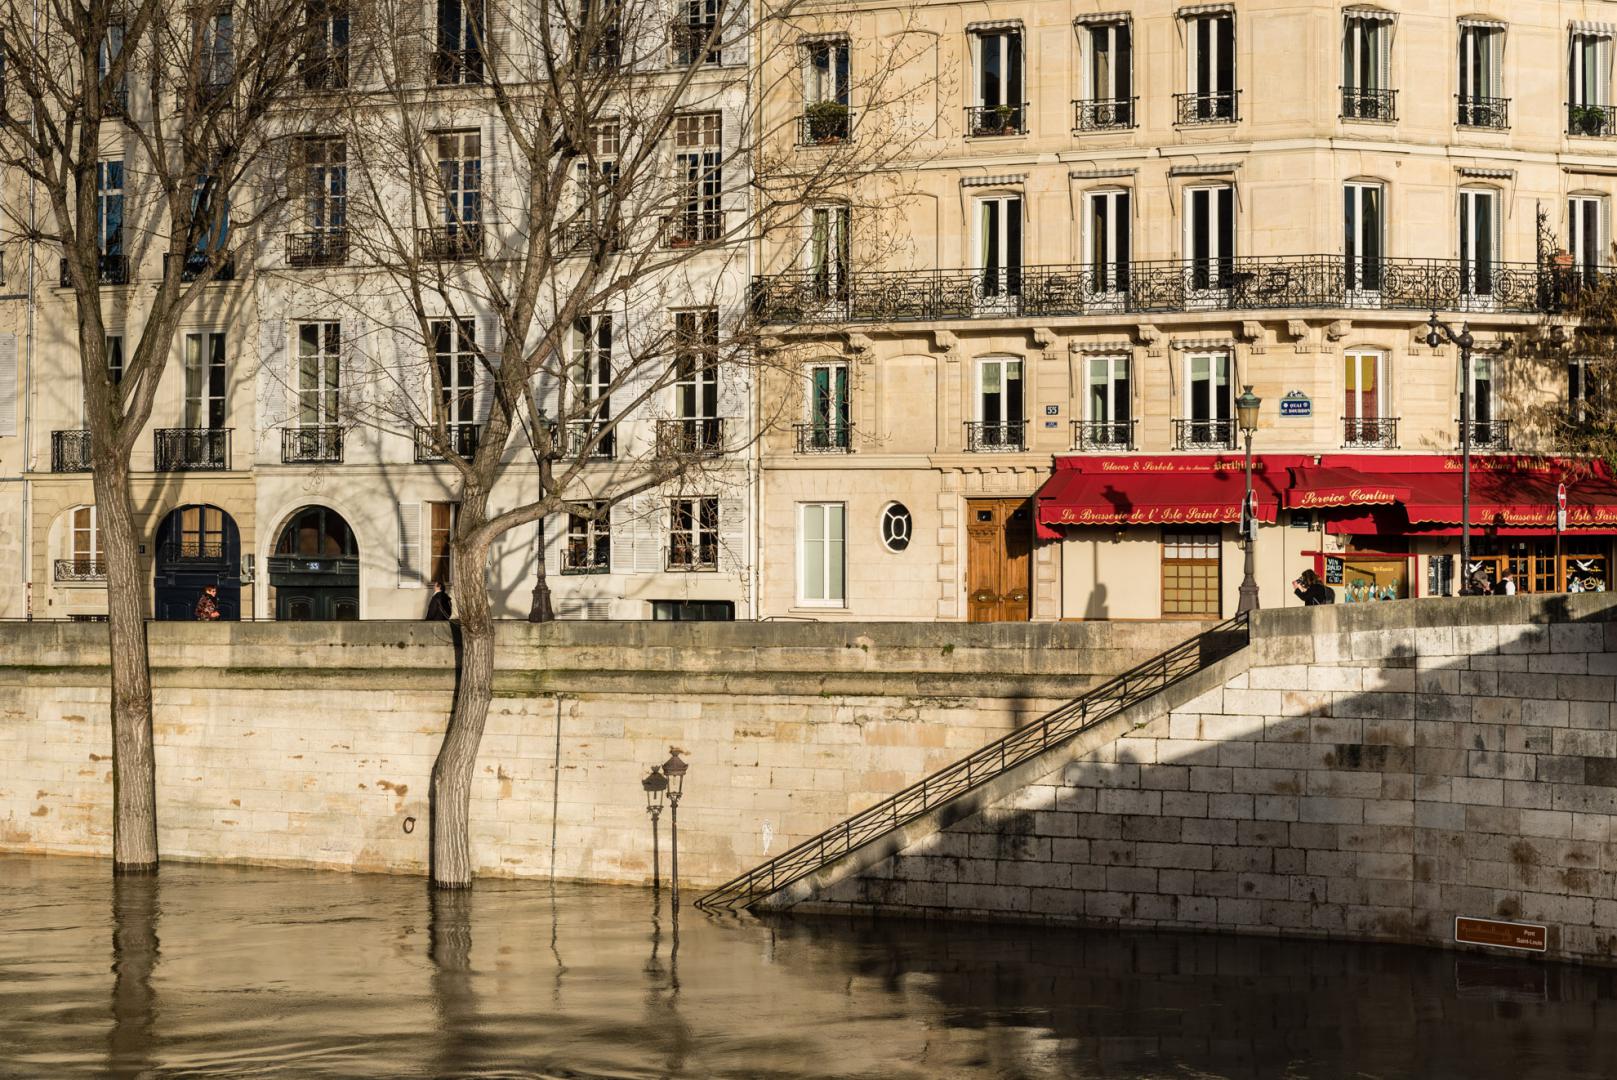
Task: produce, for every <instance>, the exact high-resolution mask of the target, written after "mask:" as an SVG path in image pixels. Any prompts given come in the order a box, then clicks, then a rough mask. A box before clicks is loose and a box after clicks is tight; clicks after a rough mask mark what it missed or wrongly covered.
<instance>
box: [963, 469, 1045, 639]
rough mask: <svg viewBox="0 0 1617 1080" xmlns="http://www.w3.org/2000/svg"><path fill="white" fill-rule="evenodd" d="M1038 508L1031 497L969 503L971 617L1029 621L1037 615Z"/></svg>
mask: <svg viewBox="0 0 1617 1080" xmlns="http://www.w3.org/2000/svg"><path fill="white" fill-rule="evenodd" d="M1032 515H1033V509H1032V503H1031V501H1030V500H1028V499H968V500H967V501H966V617H967V618H968V619H969V620H970V621H972V622H1026V621H1027V620H1028V619H1029V618H1030V617H1031V616H1032V614H1033V608H1032V602H1031V590H1030V582H1031V569H1032V561H1033V560H1032V558H1031V555H1032V550H1033V516H1032Z"/></svg>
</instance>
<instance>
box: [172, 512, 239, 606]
mask: <svg viewBox="0 0 1617 1080" xmlns="http://www.w3.org/2000/svg"><path fill="white" fill-rule="evenodd" d="M155 584H156V601H157V603H156V614H157V617H158V618H159V619H170V620H184V619H194V618H196V605H197V599H198V598H199V597H200V596H201V595H202V590H203V588H205V587H206V586H208V585H217V586H218V587H219V598H218V604H219V615H220V617H221V618H224V619H239V618H241V534H240V533H239V532H237V530H236V522H235V519H233V518H232V517H231V516H230V515H229V514H227V513H225V512H224V511H223V510H221V509H219V508H218V507H217V506H202V505H195V506H182V507H180V508H179V509H177V510H172V511H170V512H169V515H168V516H167V517H165V518H164V519H163V522H162V524H161V525H159V526H158V527H157V572H156V581H155Z"/></svg>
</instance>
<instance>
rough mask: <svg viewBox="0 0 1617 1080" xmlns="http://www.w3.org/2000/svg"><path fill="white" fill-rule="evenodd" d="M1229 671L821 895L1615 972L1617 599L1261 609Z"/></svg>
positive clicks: (961, 912) (928, 910)
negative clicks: (1481, 948)
mask: <svg viewBox="0 0 1617 1080" xmlns="http://www.w3.org/2000/svg"><path fill="white" fill-rule="evenodd" d="M1226 665H1233V668H1232V667H1231V666H1226V667H1225V668H1224V669H1222V670H1221V671H1220V672H1219V673H1218V674H1219V676H1220V677H1219V679H1218V681H1217V682H1215V683H1213V684H1212V685H1209V686H1206V687H1203V688H1197V689H1196V690H1195V691H1193V694H1194V696H1191V697H1189V698H1188V699H1187V700H1183V701H1181V702H1179V703H1177V704H1176V705H1175V706H1174V707H1172V708H1171V709H1169V710H1166V711H1163V712H1161V714H1160V715H1155V716H1150V715H1148V714H1141V715H1139V716H1137V717H1135V718H1134V719H1133V720H1132V721H1131V722H1132V723H1136V724H1138V726H1135V727H1132V729H1130V728H1129V724H1128V723H1125V724H1123V727H1122V730H1121V731H1120V733H1119V737H1115V738H1111V739H1110V740H1108V741H1104V742H1102V743H1100V744H1099V745H1098V746H1096V745H1089V744H1082V745H1078V746H1076V747H1075V748H1074V749H1073V750H1072V751H1070V752H1069V753H1068V755H1067V759H1066V760H1057V761H1049V760H1046V761H1045V762H1043V763H1042V764H1041V765H1040V766H1039V770H1040V771H1039V772H1035V773H1030V774H1029V775H1028V776H1027V777H1026V782H1025V783H1024V784H1022V785H1021V786H1020V788H1019V789H1018V790H1015V791H1014V793H1013V794H1010V795H1009V796H1007V797H1002V798H999V799H997V800H996V801H992V802H990V803H989V804H987V805H985V806H984V807H983V808H982V809H981V811H980V812H978V813H975V814H972V815H970V816H967V817H965V818H963V819H961V820H958V821H957V822H956V823H955V824H953V825H951V826H949V827H946V828H944V829H942V830H941V831H936V832H934V833H932V834H931V835H929V836H924V837H923V838H921V839H919V840H918V841H916V842H914V843H912V844H911V845H910V846H908V847H907V848H905V849H903V850H902V851H901V852H899V853H898V854H896V855H894V856H892V857H891V858H888V859H886V860H884V861H882V862H879V863H876V864H875V865H873V866H871V867H869V868H867V869H865V870H864V871H863V872H861V873H857V874H854V875H852V876H848V877H846V878H844V879H843V880H841V881H840V882H837V883H836V884H833V885H831V886H830V887H829V888H827V889H825V890H823V891H822V892H821V893H820V894H819V895H818V896H815V897H814V898H813V899H812V900H811V901H810V902H809V904H808V905H807V906H813V907H822V908H825V907H828V908H834V909H839V910H849V909H852V910H867V911H882V912H892V913H902V914H911V915H929V916H930V915H948V916H964V917H979V918H990V917H992V918H1003V917H1011V918H1019V919H1034V920H1046V921H1052V922H1068V923H1096V924H1110V925H1130V926H1152V927H1161V928H1182V929H1197V930H1209V929H1217V930H1231V931H1237V932H1244V933H1256V934H1275V933H1280V934H1296V935H1309V936H1345V937H1355V938H1374V939H1389V940H1399V941H1414V942H1423V943H1429V944H1438V945H1441V944H1446V943H1450V942H1452V940H1453V935H1454V919H1455V917H1456V916H1461V915H1464V916H1481V917H1493V918H1499V919H1506V920H1525V921H1529V922H1537V923H1544V924H1546V925H1547V926H1548V928H1549V935H1548V937H1549V950H1550V953H1551V954H1552V955H1555V956H1558V957H1563V958H1572V959H1587V960H1606V961H1612V960H1617V835H1614V833H1613V820H1614V815H1617V604H1614V602H1613V601H1612V600H1611V599H1610V598H1608V597H1605V596H1571V597H1548V598H1539V597H1527V596H1519V597H1514V598H1498V599H1494V598H1476V599H1465V600H1446V599H1434V600H1418V601H1408V602H1403V603H1399V604H1390V605H1363V606H1358V607H1347V606H1341V607H1335V608H1309V609H1301V610H1297V609H1293V610H1284V611H1276V612H1262V613H1260V614H1259V616H1258V617H1257V619H1256V621H1255V623H1254V629H1253V644H1252V646H1251V647H1250V648H1249V649H1247V650H1246V651H1245V652H1244V653H1242V654H1240V655H1239V656H1238V657H1235V658H1231V661H1226ZM1234 669H1244V670H1234ZM1052 766H1053V767H1052Z"/></svg>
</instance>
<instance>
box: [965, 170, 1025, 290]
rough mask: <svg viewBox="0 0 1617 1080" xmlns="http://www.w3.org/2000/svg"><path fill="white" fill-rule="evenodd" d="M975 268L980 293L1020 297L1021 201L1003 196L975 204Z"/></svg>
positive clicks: (1014, 197) (980, 200)
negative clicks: (979, 273)
mask: <svg viewBox="0 0 1617 1080" xmlns="http://www.w3.org/2000/svg"><path fill="white" fill-rule="evenodd" d="M975 243H976V247H977V252H976V254H977V260H976V261H977V265H978V266H980V267H982V283H981V293H982V296H983V297H984V298H988V299H989V300H990V302H992V299H993V298H996V297H997V298H1005V297H1015V296H1020V295H1022V199H1021V197H1020V196H1016V195H1004V196H999V197H997V198H992V199H978V200H977V235H976V237H975Z"/></svg>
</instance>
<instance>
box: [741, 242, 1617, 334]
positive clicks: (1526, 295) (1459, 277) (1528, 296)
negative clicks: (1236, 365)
mask: <svg viewBox="0 0 1617 1080" xmlns="http://www.w3.org/2000/svg"><path fill="white" fill-rule="evenodd" d="M1592 275H1593V276H1596V277H1598V278H1599V279H1600V280H1603V281H1604V280H1611V279H1613V278H1614V277H1617V267H1611V266H1603V267H1599V268H1598V269H1596V270H1592V271H1591V270H1590V269H1588V268H1573V267H1555V266H1550V265H1544V264H1539V263H1530V262H1510V263H1507V262H1487V263H1485V262H1478V261H1476V260H1460V259H1401V258H1380V259H1372V258H1364V257H1362V256H1348V255H1296V256H1268V255H1265V256H1238V257H1237V256H1231V257H1228V258H1217V259H1163V260H1155V261H1141V262H1128V263H1120V262H1105V263H1098V264H1097V263H1079V264H1067V265H1047V266H1021V267H1016V268H1015V269H1014V270H1005V269H999V270H980V269H964V270H859V271H853V272H851V273H849V274H847V275H846V276H845V277H844V278H843V279H841V280H839V281H838V282H837V286H838V287H837V288H836V289H832V290H829V294H828V290H827V289H826V288H825V282H824V276H823V275H821V274H817V273H816V272H815V271H813V270H794V271H790V272H788V273H784V274H772V275H765V276H761V277H757V278H754V279H753V283H752V308H753V312H754V314H755V315H756V316H757V317H758V318H759V319H760V320H762V321H763V322H766V323H790V324H798V323H848V322H905V321H921V320H941V319H984V318H997V319H1003V318H1035V317H1047V316H1059V317H1074V316H1083V315H1126V314H1140V313H1157V312H1168V313H1174V312H1183V311H1279V310H1290V309H1299V308H1350V309H1356V310H1370V311H1419V312H1427V311H1433V310H1436V311H1462V312H1463V311H1484V312H1499V313H1519V314H1538V313H1546V312H1554V311H1558V310H1561V308H1562V307H1564V306H1565V304H1566V301H1567V299H1568V297H1569V296H1570V295H1571V294H1572V293H1573V292H1575V291H1576V290H1577V289H1578V288H1580V287H1581V285H1582V284H1583V283H1584V282H1586V281H1587V280H1588V279H1589V278H1590V277H1591V276H1592Z"/></svg>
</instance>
